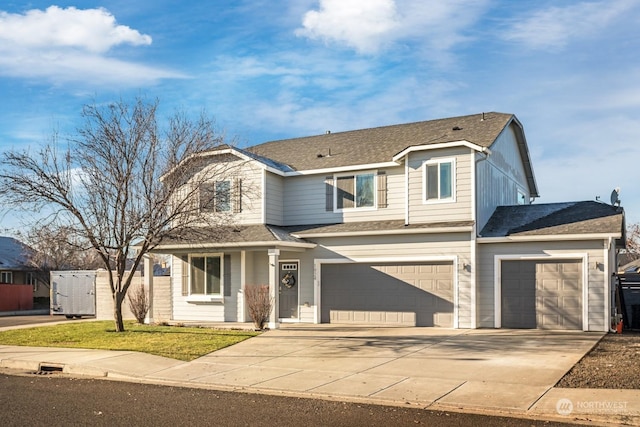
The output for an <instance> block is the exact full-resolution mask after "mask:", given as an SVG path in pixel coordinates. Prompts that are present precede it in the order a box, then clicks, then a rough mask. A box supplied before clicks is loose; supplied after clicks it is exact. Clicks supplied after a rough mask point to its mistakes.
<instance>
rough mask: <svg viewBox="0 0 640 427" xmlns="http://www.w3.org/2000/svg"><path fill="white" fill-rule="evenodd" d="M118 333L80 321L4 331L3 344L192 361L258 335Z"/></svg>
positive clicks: (179, 330) (135, 327) (132, 327)
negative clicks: (82, 349)
mask: <svg viewBox="0 0 640 427" xmlns="http://www.w3.org/2000/svg"><path fill="white" fill-rule="evenodd" d="M125 329H126V331H125V332H120V333H118V332H115V328H114V325H113V321H98V322H78V323H69V324H64V325H53V326H40V327H35V328H27V329H14V330H10V331H2V332H0V345H26V346H31V347H67V348H92V349H101V350H129V351H140V352H143V353H149V354H155V355H158V356H164V357H170V358H172V359H178V360H184V361H190V360H193V359H197V358H198V357H201V356H204V355H205V354H207V353H211V352H212V351H216V350H219V349H221V348H224V347H228V346H230V345H233V344H235V343H238V342H240V341H244V340H246V339H248V338H251V337H254V336H256V335H258V333H257V332H252V331H230V330H219V329H208V328H195V327H178V326H151V325H139V324H137V323H135V322H133V321H126V322H125Z"/></svg>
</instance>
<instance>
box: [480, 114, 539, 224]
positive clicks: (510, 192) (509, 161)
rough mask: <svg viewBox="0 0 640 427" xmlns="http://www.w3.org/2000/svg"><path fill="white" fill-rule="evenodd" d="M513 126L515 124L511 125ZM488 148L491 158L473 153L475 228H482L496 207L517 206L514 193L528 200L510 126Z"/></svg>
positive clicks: (519, 158) (527, 189)
mask: <svg viewBox="0 0 640 427" xmlns="http://www.w3.org/2000/svg"><path fill="white" fill-rule="evenodd" d="M512 126H515V125H512ZM512 126H511V127H508V128H506V129H505V130H504V131H503V132H502V133H501V134H500V136H499V137H498V138H497V139H496V141H495V142H494V143H493V144H492V145H491V155H490V156H488V157H485V156H484V155H483V154H476V191H477V201H476V203H477V224H478V226H477V229H478V230H481V229H482V227H484V226H485V224H486V223H487V221H488V220H489V218H490V217H491V214H493V211H494V210H495V208H496V207H497V206H508V205H515V204H517V201H518V200H517V190H518V188H519V189H521V190H523V191H524V192H525V194H526V196H527V199H526V200H527V203H528V201H529V187H528V185H527V179H526V175H525V169H524V165H523V163H522V158H521V157H520V151H519V150H518V142H517V140H516V135H515V133H514V130H513V127H512Z"/></svg>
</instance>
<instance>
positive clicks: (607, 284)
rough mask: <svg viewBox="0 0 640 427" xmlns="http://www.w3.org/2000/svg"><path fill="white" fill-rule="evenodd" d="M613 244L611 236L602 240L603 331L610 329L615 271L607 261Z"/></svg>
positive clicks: (609, 258)
mask: <svg viewBox="0 0 640 427" xmlns="http://www.w3.org/2000/svg"><path fill="white" fill-rule="evenodd" d="M612 244H613V238H611V237H610V238H609V240H608V241H606V240H605V242H604V245H603V246H604V249H603V252H604V292H605V298H604V301H603V302H604V310H603V311H604V328H603V332H609V331H610V330H611V277H613V274H612V273H614V272H615V270H614V269H612V268H611V265H610V263H609V261H610V260H611V254H610V252H611V245H612Z"/></svg>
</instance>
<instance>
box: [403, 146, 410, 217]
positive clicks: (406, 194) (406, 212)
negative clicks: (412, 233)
mask: <svg viewBox="0 0 640 427" xmlns="http://www.w3.org/2000/svg"><path fill="white" fill-rule="evenodd" d="M404 203H405V205H404V225H409V156H407V158H406V159H405V161H404Z"/></svg>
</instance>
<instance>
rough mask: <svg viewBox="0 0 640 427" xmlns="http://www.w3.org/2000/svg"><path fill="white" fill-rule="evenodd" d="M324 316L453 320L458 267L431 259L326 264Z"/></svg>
mask: <svg viewBox="0 0 640 427" xmlns="http://www.w3.org/2000/svg"><path fill="white" fill-rule="evenodd" d="M321 275H322V283H321V316H320V318H321V321H322V322H343V323H348V322H354V323H392V324H396V323H400V324H407V322H410V323H411V324H415V325H418V326H445V327H451V326H453V314H452V313H453V302H452V295H453V290H452V287H453V280H452V277H453V268H452V263H448V264H447V263H445V264H444V265H440V264H436V265H427V264H416V263H413V264H408V263H406V264H393V265H392V264H375V265H371V264H325V265H323V266H322V272H321Z"/></svg>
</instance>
